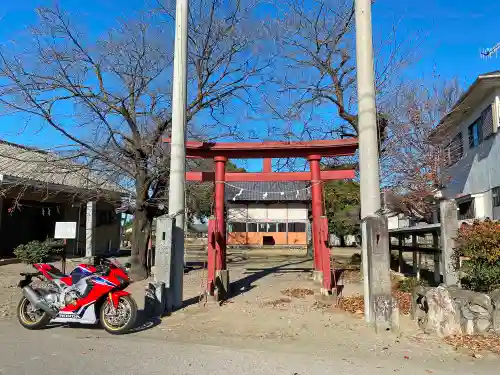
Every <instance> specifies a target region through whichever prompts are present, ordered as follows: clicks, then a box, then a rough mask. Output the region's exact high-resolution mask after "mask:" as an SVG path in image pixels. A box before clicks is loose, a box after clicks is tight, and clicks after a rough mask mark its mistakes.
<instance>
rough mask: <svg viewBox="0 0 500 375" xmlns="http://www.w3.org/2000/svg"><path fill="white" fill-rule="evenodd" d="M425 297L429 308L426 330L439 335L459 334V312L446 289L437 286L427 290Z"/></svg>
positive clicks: (460, 331)
mask: <svg viewBox="0 0 500 375" xmlns="http://www.w3.org/2000/svg"><path fill="white" fill-rule="evenodd" d="M425 297H426V300H427V305H428V309H429V310H428V313H427V327H426V328H427V330H430V331H432V332H436V333H437V334H438V336H440V337H446V336H452V335H459V334H461V333H462V330H461V326H460V313H459V311H457V309H456V305H455V303H454V302H453V300H452V299H451V297H450V294H449V293H448V290H447V289H446V288H445V287H443V286H439V287H437V288H435V289H430V290H429V291H427V293H426V295H425Z"/></svg>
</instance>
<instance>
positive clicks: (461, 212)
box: [458, 199, 475, 220]
mask: <svg viewBox="0 0 500 375" xmlns="http://www.w3.org/2000/svg"><path fill="white" fill-rule="evenodd" d="M474 218H475V208H474V199H471V200H469V201H466V202H462V203H459V204H458V220H468V219H474Z"/></svg>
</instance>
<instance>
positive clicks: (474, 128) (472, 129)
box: [469, 118, 483, 148]
mask: <svg viewBox="0 0 500 375" xmlns="http://www.w3.org/2000/svg"><path fill="white" fill-rule="evenodd" d="M481 125H482V122H481V118H478V119H477V120H476V121H475V122H474V123H473V124H472V125H471V126H469V148H474V147H477V146H479V144H480V143H481V141H482V140H483V131H482V126H481Z"/></svg>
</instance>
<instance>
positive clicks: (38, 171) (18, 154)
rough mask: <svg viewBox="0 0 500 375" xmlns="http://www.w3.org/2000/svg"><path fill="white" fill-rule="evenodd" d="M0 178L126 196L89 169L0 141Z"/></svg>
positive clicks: (54, 156) (22, 182)
mask: <svg viewBox="0 0 500 375" xmlns="http://www.w3.org/2000/svg"><path fill="white" fill-rule="evenodd" d="M0 175H3V176H4V178H9V177H10V178H14V179H15V180H17V183H19V184H29V182H30V181H37V182H41V183H45V184H54V185H64V186H69V187H73V188H78V189H88V190H106V191H113V192H124V190H123V189H121V188H120V187H119V186H117V185H115V184H113V183H110V182H108V181H106V180H104V179H102V178H100V177H99V176H97V175H96V174H95V173H93V172H92V171H90V170H89V169H88V168H86V167H85V166H82V165H78V164H76V163H73V162H71V161H69V160H65V159H64V158H62V157H60V156H58V155H56V154H54V153H50V152H46V151H41V150H37V149H34V148H29V147H24V146H21V145H17V144H14V143H10V142H5V141H0Z"/></svg>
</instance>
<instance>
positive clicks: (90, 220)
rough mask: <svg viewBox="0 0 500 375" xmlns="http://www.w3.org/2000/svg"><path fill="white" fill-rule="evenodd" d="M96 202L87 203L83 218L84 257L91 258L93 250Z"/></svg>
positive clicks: (93, 253) (94, 250)
mask: <svg viewBox="0 0 500 375" xmlns="http://www.w3.org/2000/svg"><path fill="white" fill-rule="evenodd" d="M96 205H97V203H96V202H93V201H91V202H87V213H86V217H85V257H86V258H90V257H93V256H94V255H96V254H95V252H96V249H95V224H96Z"/></svg>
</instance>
